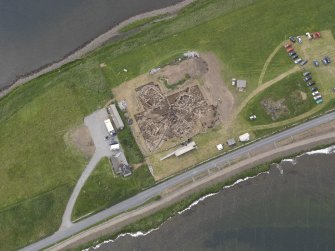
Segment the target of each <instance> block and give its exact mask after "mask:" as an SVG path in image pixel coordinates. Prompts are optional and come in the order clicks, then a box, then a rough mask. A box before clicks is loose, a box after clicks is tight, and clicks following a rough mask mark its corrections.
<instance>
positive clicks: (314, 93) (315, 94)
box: [312, 91, 320, 96]
mask: <svg viewBox="0 0 335 251" xmlns="http://www.w3.org/2000/svg"><path fill="white" fill-rule="evenodd" d="M319 94H320V93H319V92H318V91H315V92H312V95H313V96H317V95H319Z"/></svg>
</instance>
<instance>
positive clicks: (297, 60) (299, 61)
mask: <svg viewBox="0 0 335 251" xmlns="http://www.w3.org/2000/svg"><path fill="white" fill-rule="evenodd" d="M301 62H302V59H301V58H298V59H296V60H294V63H295V64H300V63H301Z"/></svg>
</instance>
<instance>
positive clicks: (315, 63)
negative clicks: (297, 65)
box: [313, 59, 320, 67]
mask: <svg viewBox="0 0 335 251" xmlns="http://www.w3.org/2000/svg"><path fill="white" fill-rule="evenodd" d="M313 64H314V66H315V67H319V65H320V64H319V61H318V60H316V59H315V60H313Z"/></svg>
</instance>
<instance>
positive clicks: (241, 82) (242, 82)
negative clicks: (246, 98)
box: [236, 79, 247, 91]
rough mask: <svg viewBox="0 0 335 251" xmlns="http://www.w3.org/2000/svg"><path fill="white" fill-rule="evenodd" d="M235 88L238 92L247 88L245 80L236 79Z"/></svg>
mask: <svg viewBox="0 0 335 251" xmlns="http://www.w3.org/2000/svg"><path fill="white" fill-rule="evenodd" d="M236 87H237V89H238V90H240V91H243V90H245V88H247V80H241V79H238V80H237V83H236Z"/></svg>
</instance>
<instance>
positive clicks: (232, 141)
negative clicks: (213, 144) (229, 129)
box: [227, 139, 236, 146]
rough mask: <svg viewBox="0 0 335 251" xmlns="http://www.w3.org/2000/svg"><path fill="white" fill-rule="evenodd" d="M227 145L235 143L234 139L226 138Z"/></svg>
mask: <svg viewBox="0 0 335 251" xmlns="http://www.w3.org/2000/svg"><path fill="white" fill-rule="evenodd" d="M227 145H228V146H234V145H236V141H235V139H228V140H227Z"/></svg>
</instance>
